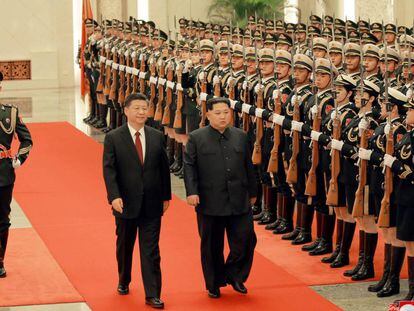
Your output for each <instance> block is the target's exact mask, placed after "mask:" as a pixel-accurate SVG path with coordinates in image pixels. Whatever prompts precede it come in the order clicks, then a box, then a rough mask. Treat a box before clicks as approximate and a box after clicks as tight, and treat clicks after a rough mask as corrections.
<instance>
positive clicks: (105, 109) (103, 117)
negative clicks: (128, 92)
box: [94, 105, 114, 129]
mask: <svg viewBox="0 0 414 311" xmlns="http://www.w3.org/2000/svg"><path fill="white" fill-rule="evenodd" d="M108 109H109V118H111V115H112V114H113V112H112V110H114V109H113V108H108V106H105V105H104V106H102V107H101V113H100V115H99V121H98V122H96V123H95V124H94V126H95V128H97V129H104V128H107V124H106V116H107V114H108Z"/></svg>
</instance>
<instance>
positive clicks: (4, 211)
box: [0, 72, 33, 278]
mask: <svg viewBox="0 0 414 311" xmlns="http://www.w3.org/2000/svg"><path fill="white" fill-rule="evenodd" d="M2 81H3V74H2V73H1V72H0V91H1V82H2ZM15 136H16V137H17V138H18V140H19V142H20V145H19V150H18V152H17V154H15V155H13V154H12V151H11V145H12V141H13V138H14V137H15ZM32 145H33V143H32V138H31V136H30V132H29V130H28V128H27V127H26V125H25V124H24V123H23V122H22V120H21V118H20V115H19V111H18V109H17V107H15V106H10V105H5V104H1V103H0V278H4V277H6V269H5V268H4V258H5V255H6V247H7V240H8V237H9V228H10V211H11V209H10V204H11V201H12V197H13V195H12V194H13V187H14V182H15V179H16V175H15V169H17V168H19V167H20V166H21V165H22V164H23V163H24V162H25V161H26V159H27V157H28V155H29V151H30V150H31V148H32Z"/></svg>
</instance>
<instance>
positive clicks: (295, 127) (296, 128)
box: [292, 120, 303, 133]
mask: <svg viewBox="0 0 414 311" xmlns="http://www.w3.org/2000/svg"><path fill="white" fill-rule="evenodd" d="M302 126H303V122H298V121H295V120H293V121H292V131H296V132H299V133H300V132H302Z"/></svg>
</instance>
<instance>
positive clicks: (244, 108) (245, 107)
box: [242, 104, 251, 114]
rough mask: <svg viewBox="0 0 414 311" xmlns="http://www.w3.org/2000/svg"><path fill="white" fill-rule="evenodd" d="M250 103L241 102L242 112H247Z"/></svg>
mask: <svg viewBox="0 0 414 311" xmlns="http://www.w3.org/2000/svg"><path fill="white" fill-rule="evenodd" d="M250 107H251V105H249V104H242V112H244V113H247V114H248V113H249V111H250Z"/></svg>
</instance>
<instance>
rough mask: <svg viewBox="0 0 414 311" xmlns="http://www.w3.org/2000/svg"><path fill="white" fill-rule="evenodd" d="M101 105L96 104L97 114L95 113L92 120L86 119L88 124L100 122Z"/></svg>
mask: <svg viewBox="0 0 414 311" xmlns="http://www.w3.org/2000/svg"><path fill="white" fill-rule="evenodd" d="M101 106H102V105H100V104H95V114H94V115H93V117H92V118H91V119H90V120H88V121H86V124H89V125H92V124H94V123H95V122H98V120H99V115H100V110H101V109H100V108H101Z"/></svg>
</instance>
